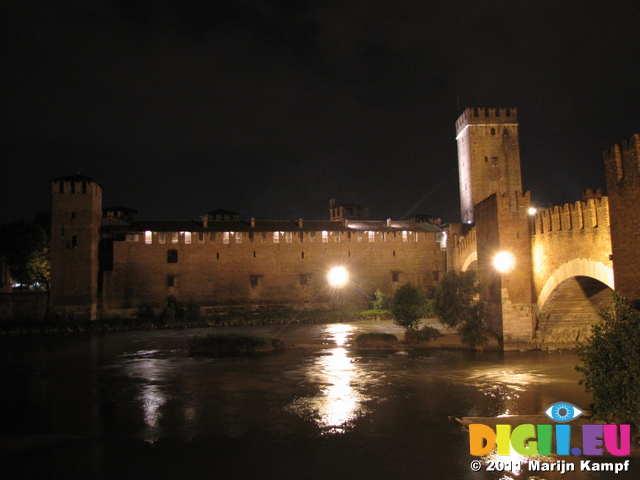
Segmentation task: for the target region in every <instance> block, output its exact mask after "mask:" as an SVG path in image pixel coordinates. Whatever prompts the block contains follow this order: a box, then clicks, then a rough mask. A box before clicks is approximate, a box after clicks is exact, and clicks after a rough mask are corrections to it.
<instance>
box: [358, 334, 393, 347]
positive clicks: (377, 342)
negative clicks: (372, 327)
mask: <svg viewBox="0 0 640 480" xmlns="http://www.w3.org/2000/svg"><path fill="white" fill-rule="evenodd" d="M355 344H356V347H357V348H394V347H395V346H396V345H397V344H398V337H396V336H395V335H393V334H391V333H375V332H372V333H362V334H360V335H358V336H357V337H356V340H355Z"/></svg>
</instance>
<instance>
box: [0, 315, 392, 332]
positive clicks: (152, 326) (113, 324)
mask: <svg viewBox="0 0 640 480" xmlns="http://www.w3.org/2000/svg"><path fill="white" fill-rule="evenodd" d="M389 318H391V317H390V316H389V313H388V312H387V311H386V310H329V311H328V310H310V311H298V312H296V311H277V312H241V313H227V314H221V315H215V316H210V317H200V316H192V317H187V316H185V317H177V318H175V319H167V318H165V317H153V316H150V315H140V316H138V317H137V318H101V319H99V320H93V321H89V320H77V319H68V318H50V319H47V320H44V321H43V320H39V321H38V320H32V319H14V320H1V321H0V335H43V334H44V335H51V334H73V333H93V332H98V333H102V332H126V331H137V330H171V329H184V328H216V327H234V326H254V325H255V326H257V325H285V324H304V323H340V322H356V321H361V320H387V319H389Z"/></svg>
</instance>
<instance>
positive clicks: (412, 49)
mask: <svg viewBox="0 0 640 480" xmlns="http://www.w3.org/2000/svg"><path fill="white" fill-rule="evenodd" d="M8 4H10V5H8ZM638 25H640V10H639V7H638V6H637V3H636V1H635V0H612V1H607V2H605V1H596V2H585V1H582V0H581V1H564V0H557V1H541V0H508V1H503V0H487V1H478V0H447V1H442V2H440V1H438V2H436V1H425V0H420V1H418V0H407V1H400V0H398V1H394V2H389V1H381V0H355V1H344V0H337V1H315V2H312V1H307V0H271V1H267V0H254V1H229V2H223V1H220V2H214V1H203V2H199V1H196V0H173V1H170V0H110V1H108V0H103V1H82V0H78V1H72V0H68V1H62V0H50V1H48V2H36V1H32V0H22V1H17V0H16V1H12V2H3V6H2V7H0V31H1V33H0V35H1V36H2V45H3V49H2V50H3V52H2V59H1V64H0V82H1V84H0V85H1V92H2V115H1V118H2V124H1V125H0V126H1V131H0V141H1V145H0V147H1V150H0V152H1V155H2V171H1V177H0V202H1V203H0V205H1V206H2V207H1V209H0V222H5V221H10V220H15V219H22V218H24V219H27V220H29V219H31V218H32V217H33V215H34V214H35V213H36V212H37V211H39V210H44V209H47V208H49V196H50V193H49V192H50V185H49V180H50V179H52V178H55V177H59V176H63V175H68V174H72V173H76V172H79V173H82V174H84V175H87V176H90V177H92V178H94V179H95V180H97V181H99V182H100V183H102V185H103V186H104V187H105V206H109V205H112V204H119V205H125V206H128V207H131V208H136V209H137V210H138V211H139V216H140V218H144V219H188V218H195V217H197V216H199V215H201V214H202V213H204V212H206V211H209V210H212V209H215V208H227V209H231V210H236V211H239V212H242V213H243V215H244V216H245V217H251V216H253V217H256V218H260V219H290V218H291V219H295V218H298V217H304V218H309V219H325V218H328V212H327V208H328V200H329V199H330V198H336V199H337V200H338V202H347V201H351V202H357V203H363V204H367V205H369V206H370V208H371V213H372V216H373V217H374V218H376V219H384V218H387V217H392V218H394V219H397V218H400V217H401V216H403V215H405V214H408V213H426V214H432V215H437V216H441V217H442V218H443V219H444V220H446V221H459V220H460V213H459V196H458V180H457V158H456V144H455V127H454V123H455V120H456V119H457V117H458V115H459V114H460V112H461V111H462V110H463V109H464V108H465V107H469V106H487V107H498V106H501V107H506V106H515V107H517V108H518V116H519V122H520V147H521V157H522V162H523V166H522V167H523V168H522V171H523V183H524V187H525V189H526V190H531V192H532V198H533V200H534V202H536V203H537V204H538V205H541V206H547V205H548V204H549V203H551V202H553V203H565V202H573V201H576V200H578V199H580V198H581V190H582V189H583V188H587V187H590V188H596V187H599V186H602V187H604V186H605V180H604V168H603V161H602V150H603V149H607V148H609V147H610V146H611V145H613V144H614V143H619V142H620V141H621V140H624V139H628V138H629V137H630V136H631V135H632V134H633V133H636V132H640V94H639V89H638V81H639V78H640V75H639V74H640V71H639V70H640V62H639V61H638V53H639V52H640V30H638Z"/></svg>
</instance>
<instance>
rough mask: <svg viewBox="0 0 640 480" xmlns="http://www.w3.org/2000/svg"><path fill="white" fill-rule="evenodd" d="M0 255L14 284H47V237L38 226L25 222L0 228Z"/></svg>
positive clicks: (48, 265)
mask: <svg viewBox="0 0 640 480" xmlns="http://www.w3.org/2000/svg"><path fill="white" fill-rule="evenodd" d="M0 252H1V253H2V254H4V257H5V260H6V263H7V266H8V267H9V270H10V271H11V278H12V279H13V280H14V281H16V282H18V283H20V284H22V285H33V284H34V283H36V282H42V283H45V284H47V283H48V282H49V278H50V268H51V267H50V264H49V254H48V252H49V249H48V242H47V235H46V233H45V232H44V230H43V229H42V228H41V227H39V226H38V225H32V224H29V223H26V222H24V221H19V222H12V223H5V224H2V225H0Z"/></svg>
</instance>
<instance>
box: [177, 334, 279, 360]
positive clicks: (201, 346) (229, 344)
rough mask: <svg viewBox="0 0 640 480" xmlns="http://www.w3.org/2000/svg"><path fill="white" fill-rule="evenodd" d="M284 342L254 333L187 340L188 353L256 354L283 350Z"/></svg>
mask: <svg viewBox="0 0 640 480" xmlns="http://www.w3.org/2000/svg"><path fill="white" fill-rule="evenodd" d="M284 348H285V344H284V342H283V341H282V340H279V339H277V338H264V337H256V336H254V335H242V334H235V333H233V334H227V335H216V334H209V335H206V336H204V337H196V338H192V339H190V340H189V355H213V356H230V355H257V354H260V353H270V352H277V351H280V350H283V349H284Z"/></svg>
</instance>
